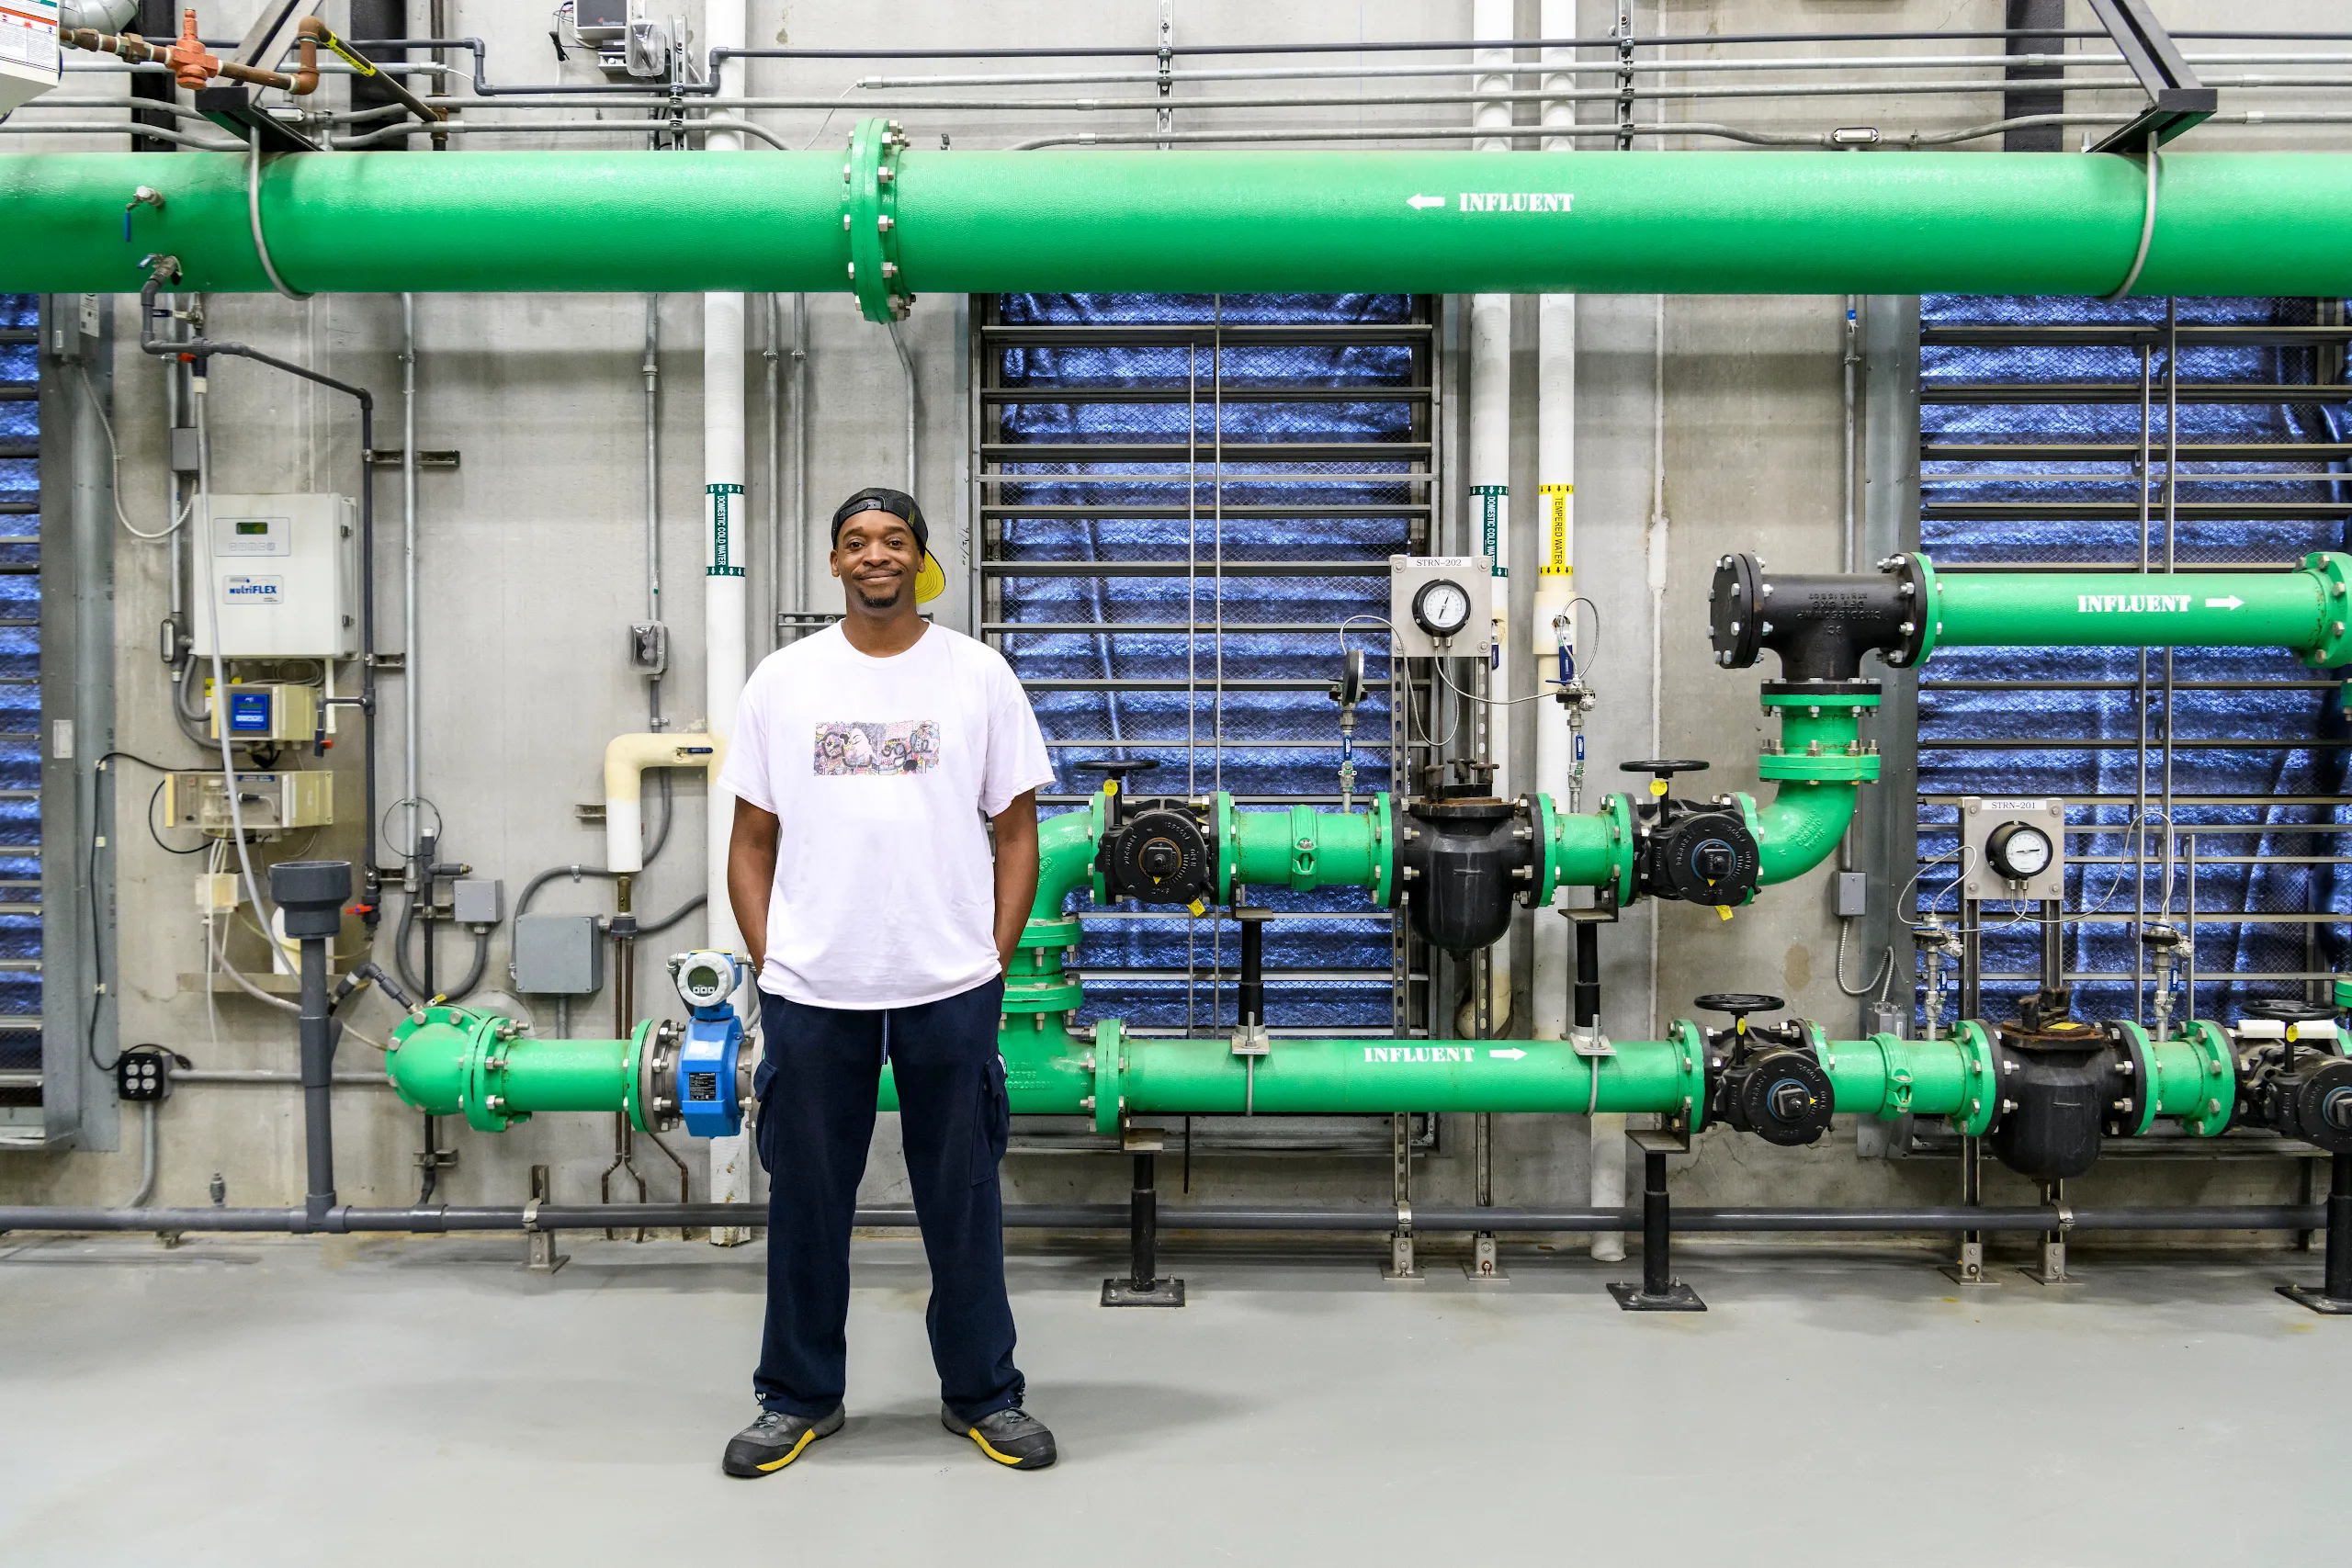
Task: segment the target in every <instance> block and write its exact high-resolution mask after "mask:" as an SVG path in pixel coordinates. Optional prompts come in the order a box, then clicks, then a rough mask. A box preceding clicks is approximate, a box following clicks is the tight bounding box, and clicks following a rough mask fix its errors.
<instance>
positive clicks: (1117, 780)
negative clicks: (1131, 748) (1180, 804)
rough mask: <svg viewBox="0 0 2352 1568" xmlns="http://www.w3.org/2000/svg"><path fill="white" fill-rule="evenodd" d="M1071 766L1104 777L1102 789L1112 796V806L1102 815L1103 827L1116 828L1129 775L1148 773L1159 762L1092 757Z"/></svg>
mask: <svg viewBox="0 0 2352 1568" xmlns="http://www.w3.org/2000/svg"><path fill="white" fill-rule="evenodd" d="M1070 766H1071V767H1072V768H1075V769H1077V770H1078V771H1079V772H1080V773H1101V774H1102V775H1103V788H1104V790H1106V791H1108V792H1109V794H1110V796H1111V804H1110V806H1109V807H1108V808H1107V809H1106V810H1104V812H1103V826H1104V827H1105V828H1115V827H1117V826H1118V825H1119V819H1120V810H1119V797H1120V796H1121V795H1125V794H1126V793H1127V775H1128V774H1129V773H1149V772H1150V771H1151V770H1152V769H1154V768H1156V767H1158V766H1159V759H1158V758H1156V757H1128V758H1124V759H1123V758H1117V757H1090V758H1087V759H1085V760H1084V761H1075V762H1072V763H1071V764H1070Z"/></svg>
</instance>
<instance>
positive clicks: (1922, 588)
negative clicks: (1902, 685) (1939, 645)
mask: <svg viewBox="0 0 2352 1568" xmlns="http://www.w3.org/2000/svg"><path fill="white" fill-rule="evenodd" d="M1904 559H1905V560H1907V561H1909V562H1910V563H1911V564H1912V565H1913V566H1914V567H1915V568H1917V570H1918V573H1919V601H1920V602H1919V605H1918V609H1917V615H1918V617H1919V619H1918V626H1919V656H1918V657H1917V659H1911V660H1905V661H1904V662H1903V663H1902V664H1899V665H1896V666H1895V667H1896V668H1897V669H1911V670H1916V669H1917V668H1918V667H1919V666H1920V665H1922V664H1925V663H1926V662H1927V661H1928V656H1929V655H1931V654H1933V653H1934V652H1935V651H1936V638H1937V637H1940V636H1942V635H1943V629H1944V621H1943V615H1944V611H1943V590H1942V589H1941V588H1940V587H1939V586H1937V583H1936V563H1935V562H1933V561H1931V560H1929V559H1928V558H1927V557H1926V556H1925V555H1924V554H1922V553H1920V552H1919V551H1917V550H1913V551H1911V552H1910V553H1909V554H1907V555H1905V557H1904ZM1887 662H1888V663H1889V664H1894V662H1895V661H1894V660H1892V659H1890V660H1887Z"/></svg>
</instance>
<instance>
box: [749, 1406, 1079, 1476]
mask: <svg viewBox="0 0 2352 1568" xmlns="http://www.w3.org/2000/svg"><path fill="white" fill-rule="evenodd" d="M843 1419H845V1417H844V1416H843V1415H842V1406H840V1405H838V1404H836V1405H834V1406H833V1413H832V1414H831V1415H830V1416H819V1417H817V1418H816V1419H814V1420H811V1419H810V1418H809V1417H808V1416H787V1415H786V1414H785V1413H784V1412H783V1411H781V1410H763V1411H762V1412H761V1413H760V1418H759V1419H758V1420H756V1421H754V1422H752V1424H751V1425H750V1426H748V1427H744V1428H743V1429H742V1430H741V1431H740V1432H738V1433H736V1434H735V1436H734V1437H733V1438H731V1439H729V1442H728V1444H727V1457H726V1459H724V1460H723V1461H720V1464H719V1468H720V1469H722V1470H724V1471H726V1472H727V1473H728V1474H729V1475H740V1476H760V1475H768V1474H772V1473H773V1472H776V1471H779V1470H782V1469H783V1468H784V1467H785V1466H786V1465H787V1464H790V1463H791V1462H792V1461H794V1460H797V1459H798V1458H799V1457H800V1452H801V1450H803V1449H806V1448H807V1447H808V1446H809V1444H810V1443H813V1442H815V1441H816V1440H817V1439H818V1438H830V1437H831V1436H832V1435H833V1434H834V1433H835V1432H838V1431H840V1430H841V1429H842V1420H843ZM1052 1446H1053V1445H1052V1439H1050V1438H1048V1439H1047V1440H1046V1447H1047V1448H1049V1449H1050V1448H1051V1447H1052Z"/></svg>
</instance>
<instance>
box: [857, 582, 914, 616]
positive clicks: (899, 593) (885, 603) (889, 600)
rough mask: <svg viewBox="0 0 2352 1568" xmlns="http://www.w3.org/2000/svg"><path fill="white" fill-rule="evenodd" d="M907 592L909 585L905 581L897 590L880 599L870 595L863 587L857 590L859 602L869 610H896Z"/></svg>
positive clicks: (900, 583)
mask: <svg viewBox="0 0 2352 1568" xmlns="http://www.w3.org/2000/svg"><path fill="white" fill-rule="evenodd" d="M906 592H907V585H906V582H905V581H904V580H903V579H901V580H900V581H899V585H898V586H897V587H896V588H893V589H892V590H890V592H888V593H887V594H884V595H882V596H881V597H879V598H876V596H875V595H873V594H871V593H868V592H866V591H865V589H864V588H863V587H860V588H859V589H858V590H857V602H858V603H859V604H863V605H864V606H865V608H867V609H869V610H895V609H897V608H898V607H899V599H900V598H902V597H903V596H904V595H905V593H906Z"/></svg>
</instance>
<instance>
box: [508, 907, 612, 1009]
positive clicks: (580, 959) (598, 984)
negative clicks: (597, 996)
mask: <svg viewBox="0 0 2352 1568" xmlns="http://www.w3.org/2000/svg"><path fill="white" fill-rule="evenodd" d="M513 974H514V976H515V989H516V990H518V991H521V992H524V993H526V994H528V995H532V996H557V997H584V996H587V995H589V994H591V993H592V992H595V991H600V990H603V989H604V987H605V937H604V933H603V932H602V931H598V930H597V929H596V917H595V916H594V915H517V916H516V917H515V962H514V965H513Z"/></svg>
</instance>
